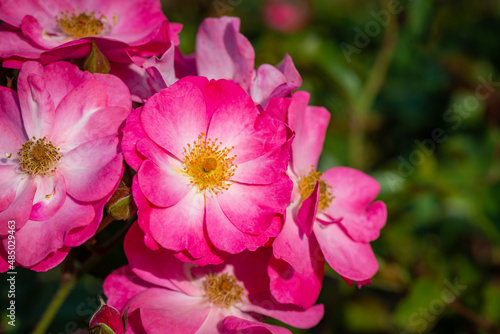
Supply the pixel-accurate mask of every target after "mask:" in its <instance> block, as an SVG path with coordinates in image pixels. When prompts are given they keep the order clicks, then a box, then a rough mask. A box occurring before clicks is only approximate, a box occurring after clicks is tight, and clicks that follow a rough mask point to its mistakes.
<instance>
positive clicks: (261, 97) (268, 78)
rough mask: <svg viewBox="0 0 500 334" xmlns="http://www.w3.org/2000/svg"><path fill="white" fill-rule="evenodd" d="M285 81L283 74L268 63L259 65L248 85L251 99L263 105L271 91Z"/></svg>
mask: <svg viewBox="0 0 500 334" xmlns="http://www.w3.org/2000/svg"><path fill="white" fill-rule="evenodd" d="M285 83H286V77H285V75H284V74H283V73H281V71H280V70H278V69H277V68H276V67H274V66H272V65H269V64H264V65H260V66H259V68H258V69H257V71H256V74H255V78H254V79H253V81H252V86H251V87H250V92H251V95H252V99H253V100H254V101H255V102H256V103H258V104H261V105H265V104H266V103H267V100H268V99H269V97H270V96H271V93H272V92H273V91H274V90H275V89H276V88H277V87H278V86H280V85H283V84H285ZM285 95H286V94H285Z"/></svg>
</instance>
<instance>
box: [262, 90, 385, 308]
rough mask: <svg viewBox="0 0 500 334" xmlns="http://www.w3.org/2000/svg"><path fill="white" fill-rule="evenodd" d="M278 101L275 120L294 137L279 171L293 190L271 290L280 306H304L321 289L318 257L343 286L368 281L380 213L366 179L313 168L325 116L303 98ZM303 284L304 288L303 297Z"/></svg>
mask: <svg viewBox="0 0 500 334" xmlns="http://www.w3.org/2000/svg"><path fill="white" fill-rule="evenodd" d="M278 100H279V99H278ZM274 102H276V101H273V103H274ZM281 102H282V103H285V104H286V103H289V107H288V114H287V115H286V117H283V115H281V118H282V119H285V118H286V119H287V121H288V125H289V126H290V128H291V129H292V130H294V131H295V138H294V141H293V143H292V148H291V152H292V153H291V159H290V167H289V169H288V172H287V174H288V176H289V177H290V179H291V180H292V182H293V183H294V190H293V193H292V203H291V204H290V206H289V207H288V208H287V215H286V221H285V225H284V227H283V230H282V231H281V232H280V234H279V235H278V237H277V238H276V239H275V240H274V242H273V252H274V258H272V259H271V261H270V267H271V269H270V276H271V291H272V292H273V295H274V296H275V297H276V298H277V299H278V300H279V301H280V302H288V303H294V304H297V305H301V306H303V307H308V306H309V305H312V304H313V303H314V301H315V300H316V298H317V296H318V294H319V290H320V288H321V278H322V275H323V271H322V267H323V266H322V263H323V256H324V258H325V259H326V261H327V262H328V264H329V265H330V266H331V267H332V268H333V269H334V270H335V271H336V272H338V273H339V274H340V275H341V276H342V277H343V278H344V279H346V281H347V282H352V281H357V282H358V284H366V283H369V282H370V279H371V277H372V276H373V275H374V274H375V272H376V271H377V269H378V264H377V260H376V258H375V255H374V254H373V251H372V249H371V247H370V241H373V240H375V239H376V238H378V236H379V231H380V229H381V228H382V227H383V226H384V224H385V221H386V218H387V212H386V207H385V204H384V203H383V202H381V201H377V202H374V203H372V202H373V200H374V199H375V197H376V196H377V194H378V192H379V189H380V187H379V185H378V183H377V182H376V181H375V180H374V179H373V178H371V177H370V176H368V175H366V174H364V173H362V172H360V171H357V170H355V169H352V168H347V167H335V168H332V169H330V170H328V171H326V172H325V173H322V172H319V171H317V170H316V167H317V165H318V160H319V156H320V154H321V151H322V147H323V142H324V139H325V133H326V129H327V126H328V122H329V120H330V114H329V113H328V111H327V110H326V109H324V108H320V107H308V105H307V104H308V102H309V94H307V93H305V92H297V93H295V94H294V95H293V97H292V99H291V102H290V101H284V99H281ZM305 255H306V256H305ZM303 285H309V286H310V287H311V288H310V291H309V292H308V293H304V292H303V291H304V290H303V289H301V288H300V287H301V286H303ZM292 287H295V288H294V289H293V290H294V292H292V293H291V292H290V290H291V289H292Z"/></svg>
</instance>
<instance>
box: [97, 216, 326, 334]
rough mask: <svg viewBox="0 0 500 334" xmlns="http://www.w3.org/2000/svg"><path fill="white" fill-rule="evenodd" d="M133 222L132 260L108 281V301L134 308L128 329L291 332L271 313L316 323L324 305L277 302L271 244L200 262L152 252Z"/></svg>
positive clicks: (297, 323)
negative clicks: (208, 262)
mask: <svg viewBox="0 0 500 334" xmlns="http://www.w3.org/2000/svg"><path fill="white" fill-rule="evenodd" d="M143 236H144V233H143V232H142V231H141V230H140V228H139V227H138V226H137V224H134V225H133V226H132V228H131V229H130V231H129V232H128V234H127V236H126V238H125V244H124V247H125V253H126V255H127V258H128V260H129V263H130V265H128V266H125V267H122V268H120V269H118V270H116V271H114V272H113V273H112V274H111V275H109V276H108V277H107V278H106V280H105V281H104V292H105V294H106V296H107V297H108V303H109V305H112V306H114V307H116V308H117V309H118V310H121V311H122V312H123V311H124V310H125V309H126V308H127V307H130V309H129V311H128V314H129V318H128V319H129V321H128V327H127V333H186V334H187V333H200V334H201V333H233V332H236V331H249V332H258V333H276V334H278V333H279V334H282V333H291V332H290V331H289V330H287V329H285V328H282V327H278V326H274V325H269V324H265V323H263V322H262V316H269V317H273V318H275V319H278V320H280V321H282V322H284V323H287V324H289V325H291V326H294V327H298V328H310V327H313V326H315V325H316V324H317V323H318V322H319V320H320V319H321V318H322V316H323V305H314V306H312V307H311V308H309V309H307V310H305V309H302V308H300V307H298V306H294V305H286V304H280V303H278V302H277V301H276V300H275V299H274V298H273V297H272V295H271V294H270V293H269V277H268V276H267V273H266V268H267V262H268V259H269V257H270V255H271V250H270V248H260V249H259V250H257V251H255V252H249V251H245V252H243V253H241V254H238V255H231V256H230V257H229V258H228V259H227V261H226V262H224V263H223V264H219V265H208V266H203V267H199V266H197V265H193V264H189V263H184V262H181V261H179V260H177V259H176V258H175V257H174V256H173V253H172V252H171V251H168V250H165V249H160V250H157V251H152V250H151V249H149V248H148V247H146V246H145V245H144V242H143Z"/></svg>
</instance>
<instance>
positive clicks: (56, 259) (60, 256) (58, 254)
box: [29, 246, 71, 271]
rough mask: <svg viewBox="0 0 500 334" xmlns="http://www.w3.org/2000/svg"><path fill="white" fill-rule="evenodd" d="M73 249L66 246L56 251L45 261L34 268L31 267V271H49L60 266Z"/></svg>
mask: <svg viewBox="0 0 500 334" xmlns="http://www.w3.org/2000/svg"><path fill="white" fill-rule="evenodd" d="M70 250H71V247H67V246H64V247H62V248H59V249H57V250H55V251H54V252H52V253H50V254H49V255H47V257H46V258H45V259H43V260H42V261H40V262H38V263H37V264H35V265H34V266H31V267H29V269H30V270H33V271H47V270H50V269H52V268H54V267H56V266H58V265H59V264H60V263H61V262H63V261H64V259H65V258H66V256H67V255H68V253H69V251H70Z"/></svg>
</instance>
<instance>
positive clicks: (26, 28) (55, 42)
mask: <svg viewBox="0 0 500 334" xmlns="http://www.w3.org/2000/svg"><path fill="white" fill-rule="evenodd" d="M21 31H22V32H23V34H24V36H26V37H28V38H29V39H30V40H31V41H32V42H33V43H35V44H36V45H37V46H38V47H40V48H41V49H52V48H55V47H57V46H59V45H61V44H62V43H64V41H61V40H60V39H55V38H47V37H46V32H45V29H44V28H43V27H42V26H41V25H40V23H39V22H38V20H37V19H36V18H35V17H33V16H31V15H26V16H25V17H23V20H22V21H21Z"/></svg>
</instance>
